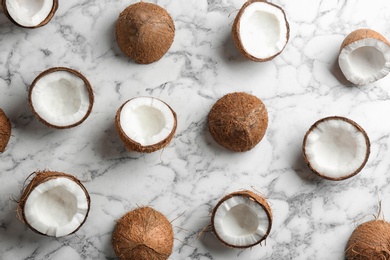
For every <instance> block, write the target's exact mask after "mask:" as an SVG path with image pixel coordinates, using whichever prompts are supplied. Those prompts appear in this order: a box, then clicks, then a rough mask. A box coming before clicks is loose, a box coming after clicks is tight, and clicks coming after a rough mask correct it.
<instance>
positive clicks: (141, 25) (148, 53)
mask: <svg viewBox="0 0 390 260" xmlns="http://www.w3.org/2000/svg"><path fill="white" fill-rule="evenodd" d="M174 37H175V25H174V23H173V20H172V18H171V16H170V15H169V14H168V12H167V11H166V10H165V9H164V8H162V7H160V6H158V5H156V4H152V3H144V2H139V3H135V4H132V5H130V6H128V7H127V8H126V9H125V10H123V11H122V13H121V14H120V15H119V18H118V21H117V24H116V38H117V41H118V45H119V48H120V49H121V50H122V52H123V53H124V54H126V55H127V56H128V57H129V58H130V59H132V60H134V61H135V62H136V63H140V64H149V63H152V62H155V61H158V60H159V59H161V58H162V57H163V55H164V54H165V53H166V52H167V51H168V50H169V48H170V47H171V45H172V43H173V39H174Z"/></svg>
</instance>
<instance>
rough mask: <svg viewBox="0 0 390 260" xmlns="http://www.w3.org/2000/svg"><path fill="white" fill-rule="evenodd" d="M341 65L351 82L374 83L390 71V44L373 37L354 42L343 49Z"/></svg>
mask: <svg viewBox="0 0 390 260" xmlns="http://www.w3.org/2000/svg"><path fill="white" fill-rule="evenodd" d="M339 65H340V69H341V71H342V72H343V74H344V76H345V77H346V78H347V79H348V80H349V81H350V82H352V83H354V84H357V85H365V84H368V83H372V82H374V81H377V80H379V79H381V78H383V77H385V76H386V75H387V74H389V72H390V46H389V45H387V44H386V43H384V42H382V41H380V40H378V39H373V38H368V39H362V40H358V41H355V42H352V43H351V44H349V45H347V46H345V47H344V48H343V49H342V50H341V52H340V55H339Z"/></svg>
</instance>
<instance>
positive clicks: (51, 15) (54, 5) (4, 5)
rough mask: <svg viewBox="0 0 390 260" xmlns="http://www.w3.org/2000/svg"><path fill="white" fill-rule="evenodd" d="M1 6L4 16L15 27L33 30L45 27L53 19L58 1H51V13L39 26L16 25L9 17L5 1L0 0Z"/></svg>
mask: <svg viewBox="0 0 390 260" xmlns="http://www.w3.org/2000/svg"><path fill="white" fill-rule="evenodd" d="M1 6H2V7H3V12H4V14H5V16H6V17H7V18H8V19H9V20H10V21H11V22H12V23H13V24H15V25H17V26H19V27H22V28H27V29H35V28H39V27H42V26H44V25H46V24H47V23H48V22H50V20H51V19H52V18H53V16H54V14H55V13H56V11H57V9H58V0H53V7H52V8H51V11H50V13H49V15H48V16H47V17H46V18H45V19H44V20H43V21H42V22H41V23H39V24H38V25H36V26H24V25H21V24H19V23H17V22H16V21H15V20H14V19H13V18H12V17H11V15H10V14H9V12H8V8H7V3H6V0H1Z"/></svg>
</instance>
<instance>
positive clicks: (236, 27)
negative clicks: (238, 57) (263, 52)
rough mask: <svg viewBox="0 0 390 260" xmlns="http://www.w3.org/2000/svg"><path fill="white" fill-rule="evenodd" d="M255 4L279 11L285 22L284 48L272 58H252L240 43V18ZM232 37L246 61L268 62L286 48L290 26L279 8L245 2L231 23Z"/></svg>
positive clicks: (257, 0) (263, 0) (249, 1)
mask: <svg viewBox="0 0 390 260" xmlns="http://www.w3.org/2000/svg"><path fill="white" fill-rule="evenodd" d="M255 2H263V3H266V4H269V5H271V6H273V7H275V8H277V9H280V10H281V11H282V13H283V15H284V20H285V22H286V28H287V35H286V39H287V40H286V44H285V46H284V47H283V49H282V50H280V52H278V53H276V54H275V55H273V56H270V57H268V58H265V59H260V58H257V57H254V56H253V55H251V54H250V53H248V52H247V51H246V50H245V48H244V46H243V44H242V41H241V36H240V24H241V16H242V14H243V13H244V11H245V9H246V8H247V7H248V6H249V5H251V4H253V3H255ZM231 33H232V37H233V40H234V43H235V45H236V47H237V49H238V50H239V52H240V53H241V54H242V55H243V56H244V57H245V58H247V59H249V60H252V61H256V62H266V61H270V60H272V59H274V58H275V57H276V56H278V55H279V54H280V53H281V52H282V51H283V50H284V48H285V47H286V45H287V42H288V40H289V38H290V25H289V23H288V21H287V17H286V13H285V12H284V10H283V9H282V8H281V7H280V6H277V5H275V4H273V3H269V2H267V1H265V0H248V1H247V2H245V4H244V5H243V6H242V7H241V9H240V11H239V12H238V13H237V16H236V18H235V19H234V22H233V26H232V32H231Z"/></svg>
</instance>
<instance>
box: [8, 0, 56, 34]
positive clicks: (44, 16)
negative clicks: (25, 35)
mask: <svg viewBox="0 0 390 260" xmlns="http://www.w3.org/2000/svg"><path fill="white" fill-rule="evenodd" d="M1 4H2V7H3V11H4V14H5V15H6V16H7V18H8V19H9V20H10V21H11V22H12V23H14V24H16V25H18V26H20V27H23V28H38V27H41V26H44V25H46V24H47V23H48V22H49V21H50V20H51V19H52V18H53V16H54V14H55V12H56V11H57V8H58V0H2V1H1Z"/></svg>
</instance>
